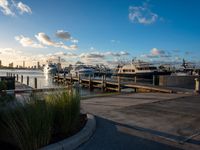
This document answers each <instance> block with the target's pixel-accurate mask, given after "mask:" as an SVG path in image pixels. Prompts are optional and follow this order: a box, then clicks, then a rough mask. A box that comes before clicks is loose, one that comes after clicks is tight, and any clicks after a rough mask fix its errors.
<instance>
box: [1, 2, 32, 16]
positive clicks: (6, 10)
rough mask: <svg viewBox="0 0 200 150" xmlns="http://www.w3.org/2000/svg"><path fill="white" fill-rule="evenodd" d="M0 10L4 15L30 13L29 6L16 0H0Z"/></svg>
mask: <svg viewBox="0 0 200 150" xmlns="http://www.w3.org/2000/svg"><path fill="white" fill-rule="evenodd" d="M0 10H1V11H2V12H3V14H4V15H8V16H14V15H15V14H16V13H20V14H23V13H29V14H31V13H32V11H31V8H30V7H29V6H28V5H26V4H24V3H22V2H21V1H20V2H16V1H13V0H0Z"/></svg>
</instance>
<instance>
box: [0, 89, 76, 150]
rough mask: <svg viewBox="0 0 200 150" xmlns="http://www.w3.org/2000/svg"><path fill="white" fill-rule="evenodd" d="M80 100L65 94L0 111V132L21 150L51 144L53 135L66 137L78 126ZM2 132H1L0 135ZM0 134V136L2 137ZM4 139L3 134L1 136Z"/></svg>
mask: <svg viewBox="0 0 200 150" xmlns="http://www.w3.org/2000/svg"><path fill="white" fill-rule="evenodd" d="M79 115H80V97H79V95H78V94H77V93H73V92H72V93H69V92H66V91H63V92H57V93H52V94H50V95H47V96H44V97H43V98H39V97H38V96H31V98H30V99H29V100H27V101H26V102H24V103H20V102H15V103H14V104H12V105H7V106H6V107H3V108H1V109H0V130H3V131H4V134H6V133H7V134H8V135H10V137H11V139H12V140H11V141H10V143H12V144H15V145H17V147H18V148H19V149H21V150H36V149H39V148H41V147H43V146H45V145H47V144H49V143H50V141H51V139H52V136H54V135H58V134H62V135H67V134H69V133H70V131H71V129H72V128H73V127H74V126H76V125H77V124H78V121H79ZM1 133H3V132H1ZM1 133H0V134H1ZM0 136H3V135H0Z"/></svg>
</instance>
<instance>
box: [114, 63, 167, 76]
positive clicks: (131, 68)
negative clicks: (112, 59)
mask: <svg viewBox="0 0 200 150" xmlns="http://www.w3.org/2000/svg"><path fill="white" fill-rule="evenodd" d="M169 74H171V72H168V71H161V70H159V69H158V68H157V67H156V66H154V65H152V64H150V63H148V62H144V61H141V60H134V59H133V60H132V62H131V63H130V64H127V65H123V66H122V67H119V68H118V70H117V75H119V76H125V77H131V76H140V77H152V75H169Z"/></svg>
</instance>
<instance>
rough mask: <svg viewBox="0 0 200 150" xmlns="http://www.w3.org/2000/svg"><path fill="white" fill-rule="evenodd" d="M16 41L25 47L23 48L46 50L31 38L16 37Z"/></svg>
mask: <svg viewBox="0 0 200 150" xmlns="http://www.w3.org/2000/svg"><path fill="white" fill-rule="evenodd" d="M15 40H16V41H19V43H20V44H21V45H22V46H23V47H32V48H46V47H45V46H44V45H42V44H40V43H37V42H36V41H34V40H33V39H31V38H29V37H25V36H23V35H20V36H16V37H15Z"/></svg>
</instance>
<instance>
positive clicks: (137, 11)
mask: <svg viewBox="0 0 200 150" xmlns="http://www.w3.org/2000/svg"><path fill="white" fill-rule="evenodd" d="M157 19H158V15H157V14H156V13H153V12H152V11H151V10H150V9H149V8H148V6H147V5H144V6H130V7H129V20H130V21H132V22H134V23H140V24H152V23H154V22H156V20H157Z"/></svg>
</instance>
